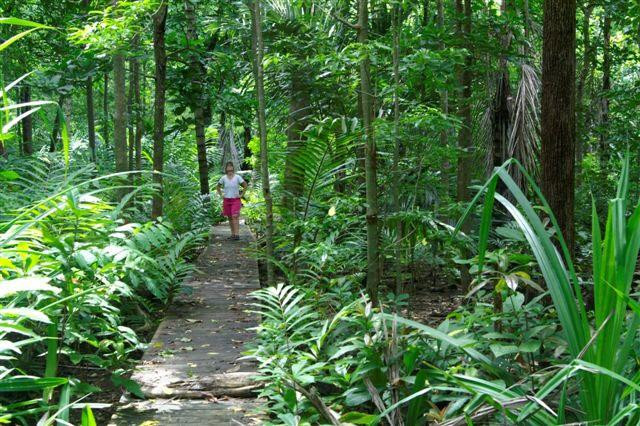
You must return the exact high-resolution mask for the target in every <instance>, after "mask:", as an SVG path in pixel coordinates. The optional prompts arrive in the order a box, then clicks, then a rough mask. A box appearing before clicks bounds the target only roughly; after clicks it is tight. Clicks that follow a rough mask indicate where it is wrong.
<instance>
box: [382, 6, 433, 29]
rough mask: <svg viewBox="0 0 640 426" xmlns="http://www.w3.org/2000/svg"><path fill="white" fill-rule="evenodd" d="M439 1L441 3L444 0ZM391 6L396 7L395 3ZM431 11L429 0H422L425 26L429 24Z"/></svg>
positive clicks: (423, 23) (423, 24)
mask: <svg viewBox="0 0 640 426" xmlns="http://www.w3.org/2000/svg"><path fill="white" fill-rule="evenodd" d="M438 2H439V3H440V4H441V3H442V0H438ZM391 7H395V5H393V6H391ZM429 12H430V10H429V0H422V26H423V27H426V26H427V25H429V18H430V16H429ZM392 19H393V18H392Z"/></svg>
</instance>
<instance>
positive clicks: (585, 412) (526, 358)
mask: <svg viewBox="0 0 640 426" xmlns="http://www.w3.org/2000/svg"><path fill="white" fill-rule="evenodd" d="M508 167H509V165H505V166H503V167H501V168H499V169H496V172H495V174H494V175H493V176H492V177H491V179H490V180H489V181H488V183H487V184H486V185H485V186H484V187H483V188H482V190H481V191H479V193H478V197H477V200H478V199H479V197H481V196H483V195H484V196H485V199H486V201H485V203H484V206H478V207H479V210H477V213H478V215H479V216H480V217H481V221H480V222H479V228H480V230H479V234H478V238H479V245H478V252H477V255H476V256H475V257H473V258H471V259H469V260H466V261H463V260H461V259H462V258H463V257H461V256H462V255H463V254H464V252H461V250H460V248H461V247H463V245H461V244H460V241H464V242H466V241H467V240H466V238H467V237H466V236H464V235H461V234H459V233H458V234H456V233H455V232H453V228H452V227H449V226H447V225H446V223H445V222H444V220H446V219H444V218H445V217H446V216H444V215H442V216H441V217H443V219H442V220H443V221H442V222H441V221H439V220H437V217H435V216H433V215H427V214H426V213H424V212H420V211H418V210H416V211H413V212H412V211H407V212H404V213H402V214H401V215H396V216H395V218H396V221H398V220H400V221H402V224H403V227H404V230H405V232H407V233H408V234H409V235H411V237H407V240H409V239H411V242H410V243H407V244H406V245H405V244H402V245H401V247H399V250H397V249H398V247H396V249H391V247H393V244H394V242H395V239H394V237H393V232H394V229H396V228H395V225H396V221H393V220H390V221H389V222H388V225H387V226H388V228H387V231H386V232H385V233H383V246H386V247H390V249H388V250H387V253H390V254H395V253H401V254H402V256H403V259H404V267H403V268H402V270H401V271H400V272H399V273H400V274H401V279H402V282H403V283H404V285H405V286H410V285H411V280H412V276H413V274H412V273H411V269H413V268H414V267H417V264H418V263H422V262H427V263H428V264H429V267H430V268H437V267H438V265H437V264H434V263H433V258H432V253H433V252H434V251H435V252H437V253H438V255H439V256H441V258H442V259H443V260H442V262H441V264H442V265H445V266H444V267H443V268H442V270H441V271H442V272H441V274H442V275H443V277H445V279H446V276H450V277H453V278H454V279H455V277H456V275H457V274H458V273H459V271H458V270H457V269H456V268H455V265H456V264H458V265H460V264H463V265H466V266H467V267H470V272H471V274H472V276H473V277H475V278H474V280H473V282H472V284H471V287H470V289H469V292H468V294H467V296H468V297H469V299H467V303H465V304H464V305H462V306H460V307H459V308H457V309H456V310H455V311H453V312H451V313H450V314H449V315H448V316H447V318H446V320H445V321H443V322H441V323H439V324H436V325H435V327H429V326H427V325H425V324H421V323H418V322H415V321H412V320H410V319H408V317H406V315H407V314H409V312H410V309H409V308H413V309H419V307H418V306H412V303H411V300H410V298H409V299H407V296H406V295H404V294H403V295H401V296H398V295H397V294H394V291H395V287H394V285H395V279H394V274H395V273H398V271H397V270H396V269H394V268H392V267H391V265H392V264H393V263H392V262H391V261H388V262H387V263H385V274H384V276H385V277H386V282H387V286H386V287H387V289H386V291H384V292H383V294H384V295H385V296H384V298H383V300H382V301H381V303H380V305H379V306H372V305H371V303H369V301H368V297H367V296H366V295H365V294H364V293H363V292H362V288H363V286H362V282H363V276H364V271H365V270H366V259H365V257H364V252H363V248H362V247H363V245H364V244H363V242H364V238H365V237H364V234H363V232H362V230H363V228H364V227H363V223H362V222H363V220H364V218H363V211H362V210H359V209H358V206H359V205H360V204H359V203H358V201H357V199H356V198H357V197H354V198H353V199H350V198H348V197H331V196H330V195H328V194H327V195H326V196H325V195H322V194H316V196H317V199H318V200H322V201H321V202H320V201H318V202H316V203H313V204H314V206H315V207H314V208H313V209H312V210H311V213H310V214H308V215H307V217H306V218H304V220H303V221H300V222H297V221H288V222H285V224H284V225H281V228H280V230H279V233H280V235H284V236H286V237H282V239H281V244H279V246H278V247H279V250H280V253H279V254H278V266H279V267H280V269H281V270H282V275H281V282H282V283H281V284H279V285H277V286H275V287H270V288H265V289H263V290H260V291H259V292H257V293H255V294H254V297H255V299H256V303H255V310H256V311H258V312H260V313H261V314H262V315H263V321H262V323H261V324H260V326H259V327H258V328H257V333H258V337H257V339H256V341H255V342H254V344H253V346H252V347H251V348H250V349H249V351H248V354H249V355H250V356H252V357H254V358H255V359H256V360H257V361H258V362H259V365H260V367H259V371H260V377H261V380H263V381H264V383H265V388H264V390H263V391H262V392H261V396H263V397H265V398H267V400H268V411H269V413H271V416H272V417H271V418H272V420H271V423H270V424H287V425H304V424H380V423H381V424H390V425H403V424H406V425H420V424H443V425H462V424H484V423H486V422H488V423H489V424H494V423H495V424H531V425H549V424H575V422H581V421H587V422H590V423H592V424H607V425H616V424H636V423H637V421H638V416H639V414H640V412H639V411H638V405H637V404H636V402H635V395H636V392H637V391H638V390H640V387H639V385H638V384H637V377H638V363H637V361H636V360H637V354H638V339H637V330H638V319H637V318H638V317H637V316H636V315H637V313H638V312H639V311H638V308H639V307H638V305H637V303H636V302H634V301H633V300H632V297H633V296H632V292H633V277H634V272H635V269H636V263H637V257H638V249H639V248H640V227H639V226H638V224H639V223H640V222H638V220H639V218H640V216H639V211H640V210H638V208H637V207H636V208H635V209H632V211H631V212H627V209H629V208H630V207H631V206H630V205H631V198H630V196H629V165H628V161H627V162H626V165H624V166H623V169H622V171H621V173H620V178H619V182H618V185H617V195H616V198H614V199H612V200H611V201H610V202H609V203H608V205H609V208H608V211H609V213H608V217H607V220H606V222H605V223H604V226H605V229H604V230H603V229H601V224H600V223H599V219H598V218H599V215H598V212H597V205H601V203H600V202H598V203H596V202H595V201H594V207H593V214H592V221H593V227H592V233H591V240H592V241H591V243H590V246H589V249H588V250H587V249H583V250H581V251H580V252H579V254H578V257H577V259H576V261H575V262H576V263H575V265H576V266H574V261H573V260H572V259H571V258H570V257H569V256H568V255H567V251H566V247H565V246H564V242H563V241H562V239H561V238H560V239H557V238H556V236H557V235H558V232H557V227H556V225H555V222H554V219H551V221H549V220H548V219H545V220H543V219H541V218H540V216H539V214H540V213H539V212H541V211H548V207H545V204H544V199H542V198H540V193H539V190H537V187H536V186H535V183H534V182H533V180H530V181H529V182H530V184H531V185H532V186H531V188H532V192H531V194H533V195H532V196H531V197H530V198H532V199H533V197H535V199H538V200H540V204H541V207H540V208H537V207H534V205H533V204H531V202H530V201H529V200H528V199H527V197H526V196H525V194H524V192H522V190H521V189H520V188H519V187H518V185H516V184H515V182H514V181H513V179H512V178H511V177H510V176H509V174H508V173H506V170H507V169H508ZM525 175H526V173H525ZM499 180H501V181H502V182H504V185H505V188H506V190H508V191H509V196H508V197H507V196H503V195H501V194H500V193H498V192H496V188H497V186H498V181H499ZM536 191H538V192H537V193H536ZM494 200H495V201H498V202H499V203H500V204H501V206H502V208H501V209H500V210H498V211H499V214H498V215H497V216H498V217H497V218H496V219H495V220H496V221H495V222H493V221H492V215H491V212H492V210H493V209H494ZM476 202H477V201H475V200H474V202H473V203H472V204H471V206H470V207H469V209H468V210H467V213H466V214H465V216H463V217H466V215H468V214H470V213H472V212H474V211H476V208H475V206H474V204H475V203H476ZM256 206H257V205H256ZM354 212H359V213H358V214H353V213H354ZM281 213H282V214H283V215H286V214H288V213H287V210H286V209H285V210H283V211H282V212H281ZM250 217H254V218H258V217H260V214H258V213H257V212H253V214H252V215H250ZM492 222H493V223H494V225H493V226H492ZM254 226H256V227H257V229H258V230H259V229H260V223H259V222H254ZM300 230H303V231H302V232H300ZM603 232H604V233H603ZM405 235H407V234H405ZM555 244H558V247H560V248H561V249H560V250H558V249H556V248H555V247H556V246H555ZM421 245H422V246H423V247H424V248H423V249H418V250H416V249H415V247H416V246H417V247H420V246H421ZM434 245H435V247H433V246H434ZM410 247H413V248H414V253H413V254H411V255H410V253H409V251H410V250H409V248H410ZM488 248H490V250H488ZM388 256H389V255H388ZM395 260H397V259H395ZM447 268H448V269H447ZM576 268H577V269H578V272H576ZM423 280H424V278H423ZM423 282H424V281H423ZM285 283H287V284H285ZM422 285H425V284H422ZM406 289H407V288H406V287H405V289H404V290H406ZM401 294H402V293H401ZM590 294H591V295H593V296H583V295H590ZM381 297H382V296H381ZM583 297H588V299H587V300H586V301H585V300H583ZM593 306H595V307H596V309H595V310H593Z"/></svg>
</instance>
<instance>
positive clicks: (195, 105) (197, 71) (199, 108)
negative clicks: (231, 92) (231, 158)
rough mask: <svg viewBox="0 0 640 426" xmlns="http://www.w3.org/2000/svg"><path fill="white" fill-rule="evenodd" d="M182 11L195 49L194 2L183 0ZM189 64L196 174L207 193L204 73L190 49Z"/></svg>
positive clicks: (201, 190) (191, 46)
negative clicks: (190, 70) (196, 163)
mask: <svg viewBox="0 0 640 426" xmlns="http://www.w3.org/2000/svg"><path fill="white" fill-rule="evenodd" d="M184 13H185V17H186V19H187V43H188V45H189V46H190V48H192V49H195V45H196V44H197V40H198V33H197V30H196V27H197V19H196V10H195V4H194V1H193V0H185V2H184ZM191 66H192V70H193V75H194V76H196V77H195V79H194V80H193V81H192V82H191V87H192V92H193V100H194V102H192V103H191V111H192V112H193V116H194V124H195V128H196V146H197V151H198V175H199V178H200V193H201V194H202V195H208V194H209V166H208V163H207V146H206V139H205V131H204V127H205V117H204V110H203V105H204V104H205V103H206V99H205V96H204V88H203V84H204V79H205V73H204V69H203V66H202V63H201V62H200V58H199V57H198V55H197V53H196V52H195V51H192V53H191Z"/></svg>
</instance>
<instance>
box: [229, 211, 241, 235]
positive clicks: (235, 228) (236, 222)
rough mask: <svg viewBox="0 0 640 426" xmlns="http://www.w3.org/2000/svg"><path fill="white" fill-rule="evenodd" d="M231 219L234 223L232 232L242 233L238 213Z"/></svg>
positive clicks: (235, 233)
mask: <svg viewBox="0 0 640 426" xmlns="http://www.w3.org/2000/svg"><path fill="white" fill-rule="evenodd" d="M231 221H232V223H233V227H232V231H231V234H232V235H234V236H237V235H238V234H239V233H240V221H239V220H238V215H234V216H232V217H231Z"/></svg>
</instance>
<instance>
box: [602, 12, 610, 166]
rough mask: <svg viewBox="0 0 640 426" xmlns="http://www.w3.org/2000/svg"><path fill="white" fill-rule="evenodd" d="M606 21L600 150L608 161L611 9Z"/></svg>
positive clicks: (603, 42) (603, 33)
mask: <svg viewBox="0 0 640 426" xmlns="http://www.w3.org/2000/svg"><path fill="white" fill-rule="evenodd" d="M603 20H604V22H603V25H602V27H603V28H602V37H603V41H602V95H601V96H602V99H601V100H600V103H601V114H602V116H601V117H602V118H601V119H602V122H601V126H602V129H601V131H600V150H601V158H602V159H603V160H605V161H606V159H607V158H608V157H609V155H608V154H609V149H608V147H607V145H608V143H609V129H608V127H609V91H610V90H611V13H610V11H609V10H606V8H605V12H604V18H603Z"/></svg>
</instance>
